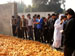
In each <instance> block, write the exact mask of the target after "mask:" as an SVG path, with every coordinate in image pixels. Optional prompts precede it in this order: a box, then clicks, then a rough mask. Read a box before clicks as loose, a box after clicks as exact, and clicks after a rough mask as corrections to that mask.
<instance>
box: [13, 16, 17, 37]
mask: <svg viewBox="0 0 75 56" xmlns="http://www.w3.org/2000/svg"><path fill="white" fill-rule="evenodd" d="M15 31H16V19H15V17H14V16H12V32H13V36H16V35H17V34H16V33H15Z"/></svg>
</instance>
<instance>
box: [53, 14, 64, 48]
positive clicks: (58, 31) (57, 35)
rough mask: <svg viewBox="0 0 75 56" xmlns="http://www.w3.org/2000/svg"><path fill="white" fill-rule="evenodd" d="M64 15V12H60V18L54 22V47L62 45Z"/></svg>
mask: <svg viewBox="0 0 75 56" xmlns="http://www.w3.org/2000/svg"><path fill="white" fill-rule="evenodd" d="M63 16H64V14H60V15H59V18H58V19H57V20H56V22H55V24H54V36H53V38H54V42H53V45H52V46H53V47H54V48H56V49H59V48H60V46H61V39H62V30H63Z"/></svg>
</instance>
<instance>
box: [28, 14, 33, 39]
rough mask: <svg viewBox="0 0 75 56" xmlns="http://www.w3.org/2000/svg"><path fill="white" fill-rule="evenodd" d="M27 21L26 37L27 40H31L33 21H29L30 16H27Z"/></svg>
mask: <svg viewBox="0 0 75 56" xmlns="http://www.w3.org/2000/svg"><path fill="white" fill-rule="evenodd" d="M27 20H28V35H29V39H30V40H33V20H32V19H31V15H30V14H28V15H27Z"/></svg>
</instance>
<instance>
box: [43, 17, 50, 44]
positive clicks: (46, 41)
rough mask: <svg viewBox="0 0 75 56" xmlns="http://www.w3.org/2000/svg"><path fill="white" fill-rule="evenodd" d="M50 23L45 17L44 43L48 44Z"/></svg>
mask: <svg viewBox="0 0 75 56" xmlns="http://www.w3.org/2000/svg"><path fill="white" fill-rule="evenodd" d="M48 34H49V33H48V22H47V19H46V18H45V17H43V36H44V43H48V39H49V36H48Z"/></svg>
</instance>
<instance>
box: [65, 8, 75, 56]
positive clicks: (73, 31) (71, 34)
mask: <svg viewBox="0 0 75 56" xmlns="http://www.w3.org/2000/svg"><path fill="white" fill-rule="evenodd" d="M66 15H67V23H66V27H65V30H64V35H65V42H64V56H72V53H73V52H74V51H75V44H74V43H75V13H74V11H73V10H72V9H71V8H70V9H68V10H67V11H66Z"/></svg>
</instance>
